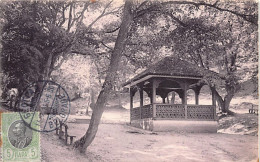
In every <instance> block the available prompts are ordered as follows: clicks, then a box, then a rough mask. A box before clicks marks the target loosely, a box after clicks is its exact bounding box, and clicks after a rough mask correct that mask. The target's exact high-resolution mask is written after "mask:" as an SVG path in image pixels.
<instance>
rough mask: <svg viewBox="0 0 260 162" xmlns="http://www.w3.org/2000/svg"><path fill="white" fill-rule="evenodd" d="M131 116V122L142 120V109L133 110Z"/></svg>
mask: <svg viewBox="0 0 260 162" xmlns="http://www.w3.org/2000/svg"><path fill="white" fill-rule="evenodd" d="M130 114H131V115H130V116H131V120H136V119H140V118H141V117H140V115H141V114H140V107H137V108H133V109H132V110H131V113H130Z"/></svg>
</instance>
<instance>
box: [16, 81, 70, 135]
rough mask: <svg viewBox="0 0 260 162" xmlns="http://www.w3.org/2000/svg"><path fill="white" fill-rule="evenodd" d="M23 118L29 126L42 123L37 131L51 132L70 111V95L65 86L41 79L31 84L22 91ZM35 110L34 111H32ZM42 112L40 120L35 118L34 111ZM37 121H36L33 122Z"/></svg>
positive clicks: (21, 107)
mask: <svg viewBox="0 0 260 162" xmlns="http://www.w3.org/2000/svg"><path fill="white" fill-rule="evenodd" d="M18 108H19V110H20V115H21V119H22V120H23V121H25V122H26V121H28V122H26V125H28V127H30V128H32V129H33V130H35V129H34V127H31V125H40V129H37V130H35V131H40V132H51V131H54V130H56V127H57V126H59V125H56V123H58V124H59V122H56V121H61V122H65V121H66V120H67V118H68V116H69V113H70V99H69V95H68V94H67V92H66V91H65V89H64V88H63V87H61V86H60V85H59V84H57V83H55V82H53V81H39V82H35V83H33V84H31V85H29V86H28V87H27V88H26V89H25V90H24V91H23V93H22V95H21V98H20V102H19V106H18ZM31 112H33V113H31ZM35 112H40V121H37V120H33V119H34V113H35ZM33 121H35V122H36V123H33Z"/></svg>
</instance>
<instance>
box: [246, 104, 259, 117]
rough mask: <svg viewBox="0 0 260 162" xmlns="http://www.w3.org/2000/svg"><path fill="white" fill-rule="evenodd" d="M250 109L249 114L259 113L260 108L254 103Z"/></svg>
mask: <svg viewBox="0 0 260 162" xmlns="http://www.w3.org/2000/svg"><path fill="white" fill-rule="evenodd" d="M248 111H249V114H257V115H258V108H254V106H253V105H252V108H250V109H249V110H248Z"/></svg>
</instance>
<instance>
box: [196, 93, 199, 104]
mask: <svg viewBox="0 0 260 162" xmlns="http://www.w3.org/2000/svg"><path fill="white" fill-rule="evenodd" d="M195 104H196V105H199V94H198V93H195Z"/></svg>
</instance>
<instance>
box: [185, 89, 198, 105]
mask: <svg viewBox="0 0 260 162" xmlns="http://www.w3.org/2000/svg"><path fill="white" fill-rule="evenodd" d="M187 104H189V105H195V104H196V92H195V90H194V89H188V90H187Z"/></svg>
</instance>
